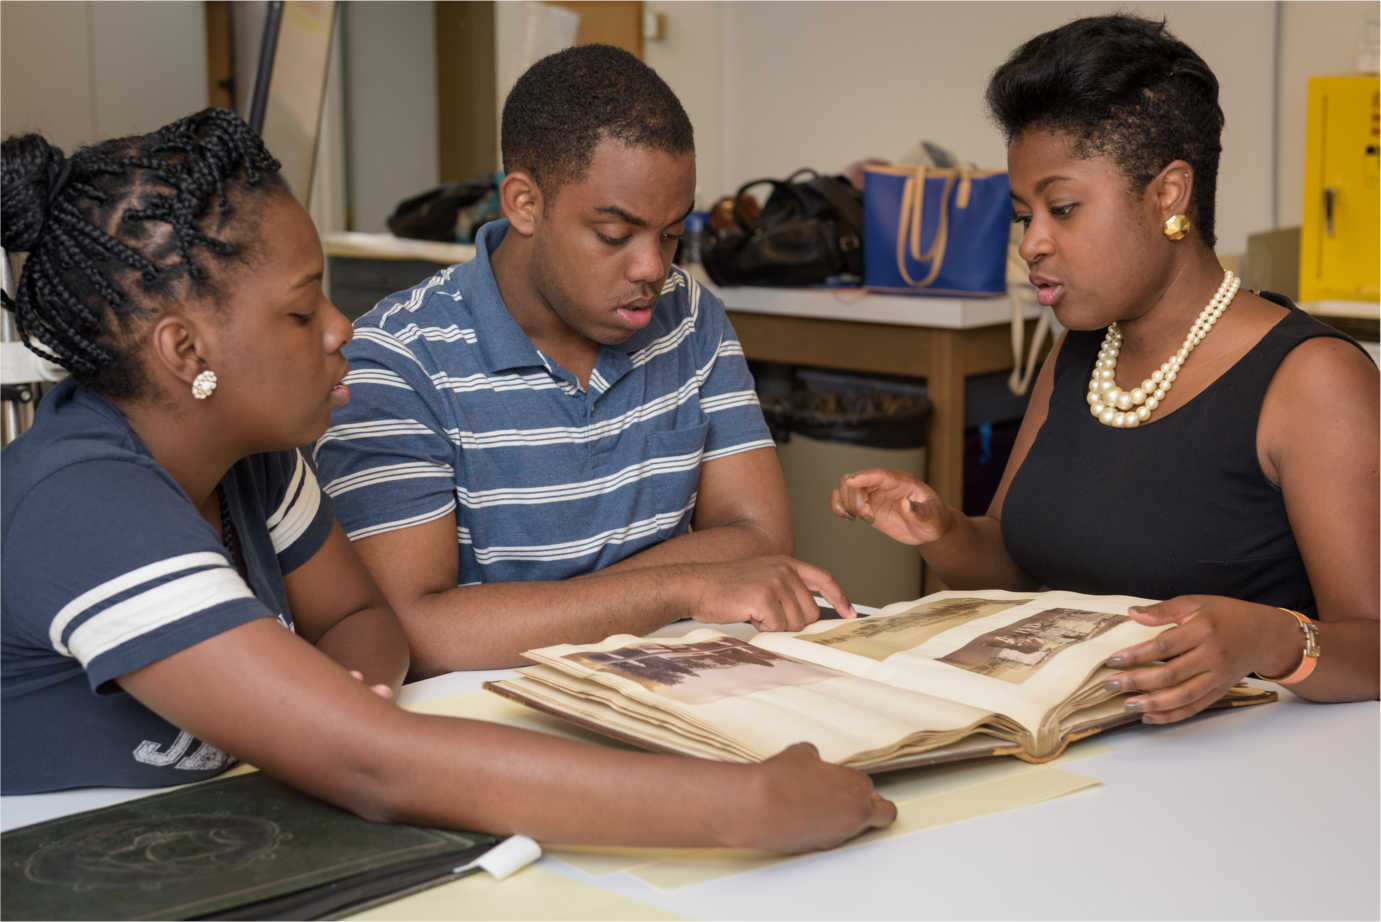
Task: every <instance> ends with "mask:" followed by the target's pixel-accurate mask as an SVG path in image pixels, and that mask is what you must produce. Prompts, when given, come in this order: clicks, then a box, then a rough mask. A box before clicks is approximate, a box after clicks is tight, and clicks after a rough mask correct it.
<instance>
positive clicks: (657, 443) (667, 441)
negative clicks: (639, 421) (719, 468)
mask: <svg viewBox="0 0 1381 922" xmlns="http://www.w3.org/2000/svg"><path fill="white" fill-rule="evenodd" d="M709 430H710V424H709V423H708V422H704V423H700V424H699V425H695V426H690V427H688V428H685V429H669V430H664V431H662V432H654V433H652V434H650V435H649V436H648V437H647V439H646V442H645V447H644V452H643V455H642V457H643V459H644V461H643V477H642V484H643V486H644V490H643V492H644V494H645V495H646V496H648V497H650V498H651V499H652V502H653V503H654V504H655V506H656V508H655V509H654V510H649V511H651V512H653V513H654V514H661V515H666V514H668V513H672V512H675V511H682V510H685V509H686V508H687V507H688V506H690V505H691V503H692V498H693V497H694V496H695V492H696V489H697V488H698V487H699V484H700V464H701V460H702V458H703V456H704V454H705V439H706V437H707V435H708V434H709Z"/></svg>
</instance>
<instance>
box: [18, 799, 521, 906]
mask: <svg viewBox="0 0 1381 922" xmlns="http://www.w3.org/2000/svg"><path fill="white" fill-rule="evenodd" d="M497 841H498V840H497V839H496V838H495V837H493V836H488V835H482V834H478V833H460V832H450V831H447V830H442V829H430V828H424V827H419V826H404V825H396V824H383V823H372V822H369V821H368V820H363V819H361V818H359V817H358V816H355V815H354V814H353V813H349V812H348V811H345V810H342V809H340V808H338V807H333V806H331V805H330V804H326V803H323V802H322V801H319V800H316V799H314V798H312V797H309V796H307V795H305V794H302V793H299V792H297V791H295V790H293V789H292V788H289V787H288V786H286V785H284V784H281V783H280V782H277V781H274V780H273V779H272V778H269V777H268V776H266V775H264V774H262V773H253V774H248V775H241V776H238V777H235V778H226V779H222V780H216V781H209V782H206V783H203V784H197V785H191V786H189V787H185V788H178V789H176V790H173V791H169V792H167V793H164V794H156V795H152V796H150V797H144V798H140V799H137V800H131V801H126V802H125V803H120V804H115V805H113V806H109V807H103V808H101V809H99V810H89V811H86V812H84V813H77V814H73V815H71V816H66V817H62V818H60V819H55V820H49V821H47V822H44V823H36V824H34V825H32V826H25V827H21V828H19V829H14V830H11V831H10V832H7V833H5V834H4V835H3V836H2V837H0V860H2V861H3V878H0V885H2V886H3V889H0V915H3V916H4V918H7V919H190V918H198V917H210V918H216V917H220V918H272V919H307V918H321V917H324V916H328V915H336V914H344V913H346V912H349V911H355V910H358V909H362V908H364V907H366V906H369V905H374V904H376V903H378V902H381V901H383V900H384V899H386V898H389V897H396V896H401V895H403V894H405V893H410V892H414V891H416V890H419V889H424V888H425V887H427V886H431V885H434V884H437V883H442V882H444V881H446V880H450V879H453V878H454V875H453V874H452V873H451V869H452V868H454V867H456V866H458V865H462V864H465V863H468V862H469V861H471V860H472V859H473V858H476V857H478V856H479V855H481V854H483V853H484V852H485V851H486V850H487V849H489V848H490V847H491V846H493V845H494V844H495V843H496V842H497Z"/></svg>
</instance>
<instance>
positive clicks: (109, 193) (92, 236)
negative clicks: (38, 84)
mask: <svg viewBox="0 0 1381 922" xmlns="http://www.w3.org/2000/svg"><path fill="white" fill-rule="evenodd" d="M278 169H279V164H278V161H277V160H275V159H273V156H272V155H271V154H269V152H268V151H267V150H265V149H264V144H263V141H261V140H260V139H259V136H258V135H257V134H255V133H254V132H253V131H252V130H251V129H250V128H249V126H248V125H246V124H245V123H244V122H243V121H242V120H241V119H240V118H239V116H237V115H235V114H234V113H233V112H229V111H227V110H225V109H214V108H213V109H205V110H203V111H201V112H198V113H196V114H194V115H189V116H187V117H186V118H182V119H178V120H177V121H175V122H173V123H172V124H170V125H165V126H164V127H163V128H160V129H159V130H158V131H156V132H153V133H152V134H146V135H139V136H134V137H128V138H117V139H114V140H110V141H105V142H102V143H100V144H95V145H92V146H90V147H83V148H82V149H81V150H79V151H77V152H76V153H75V154H73V155H72V156H71V158H64V157H63V155H62V151H61V150H59V149H58V148H56V147H54V146H52V145H51V144H49V143H48V142H47V141H45V140H44V139H43V138H42V137H40V136H39V135H36V134H30V135H23V136H21V137H14V138H9V139H7V140H6V141H5V142H4V145H3V174H4V187H3V196H4V197H3V199H2V200H0V201H2V202H3V219H4V228H3V242H4V246H5V249H6V250H15V251H22V252H27V253H28V254H29V258H28V259H27V260H26V261H25V263H24V270H23V272H22V274H21V275H20V277H19V285H18V290H17V292H16V294H15V297H14V298H13V299H11V298H10V297H9V295H5V296H4V297H3V300H4V305H5V307H6V308H8V309H9V310H11V311H13V312H14V319H15V326H16V327H17V328H18V331H19V335H20V338H21V339H22V340H23V342H24V344H25V345H26V346H28V347H29V349H31V350H32V351H33V352H35V353H37V354H38V355H40V356H42V357H43V358H45V359H48V360H50V361H53V362H56V363H57V364H59V365H61V366H62V367H64V368H66V369H67V370H68V371H70V372H71V373H72V375H73V377H75V378H76V379H77V380H78V381H81V382H82V383H84V384H87V385H89V386H91V387H93V388H95V389H96V390H97V391H99V392H100V393H102V394H105V395H106V396H107V397H126V398H128V397H135V396H137V395H139V394H140V392H141V391H142V389H143V383H144V382H143V373H142V365H141V362H140V358H139V355H138V354H137V353H138V349H139V346H138V343H139V332H140V331H141V330H142V329H143V328H144V327H145V326H146V324H147V322H148V321H149V320H150V319H151V318H153V317H155V316H157V314H158V313H160V312H161V311H162V310H163V309H164V308H165V307H166V305H167V304H169V303H171V301H172V299H176V298H184V297H190V298H199V299H201V298H210V299H211V300H212V301H215V300H217V299H218V297H219V294H220V292H219V290H218V289H217V287H216V283H215V281H214V278H213V277H212V275H211V274H210V273H209V272H208V271H207V270H208V269H209V268H211V267H213V266H224V265H227V264H229V263H230V262H232V261H234V260H236V259H239V258H240V257H241V256H242V254H243V253H244V252H245V248H246V246H252V241H253V239H254V237H255V235H254V233H253V229H252V228H251V227H249V226H248V225H246V224H244V223H243V221H241V220H239V219H238V218H236V220H235V221H234V222H233V226H232V223H230V222H228V220H227V219H229V218H230V217H231V212H232V210H233V209H232V207H231V198H232V194H231V193H232V192H234V193H235V195H237V196H242V195H251V194H262V193H264V192H265V191H266V190H271V189H284V188H286V187H285V186H284V184H283V182H282V179H281V178H280V177H279V175H278ZM256 190H257V192H256ZM217 206H219V207H217ZM255 213H256V212H255V211H254V210H251V211H249V212H247V213H246V220H250V221H252V220H254V214H255Z"/></svg>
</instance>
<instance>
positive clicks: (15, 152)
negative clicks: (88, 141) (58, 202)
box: [0, 134, 69, 253]
mask: <svg viewBox="0 0 1381 922" xmlns="http://www.w3.org/2000/svg"><path fill="white" fill-rule="evenodd" d="M0 159H3V186H0V238H2V239H0V244H3V246H4V247H5V250H6V251H7V252H20V253H27V252H29V250H31V249H32V248H33V246H34V244H35V243H37V242H38V237H39V234H40V233H41V232H42V230H43V225H44V224H45V223H47V220H48V210H49V208H50V203H51V202H52V200H53V199H54V198H55V196H54V195H53V184H54V183H55V182H57V181H58V179H59V177H62V178H63V179H65V175H64V174H65V172H66V170H65V167H66V165H67V164H68V163H69V161H68V160H67V159H66V158H64V157H63V155H62V151H61V150H59V149H58V148H56V147H54V146H53V145H51V144H49V143H48V142H47V141H46V140H44V138H43V136H42V135H37V134H26V135H20V136H17V137H13V138H7V139H6V140H5V143H4V153H3V157H2V158H0ZM59 191H60V190H59Z"/></svg>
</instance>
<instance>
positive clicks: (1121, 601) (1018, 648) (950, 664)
mask: <svg viewBox="0 0 1381 922" xmlns="http://www.w3.org/2000/svg"><path fill="white" fill-rule="evenodd" d="M1148 601H1149V600H1147V599H1137V598H1133V597H1131V596H1087V595H1080V594H1077V593H1066V592H1045V593H1041V594H1039V595H1032V594H1029V593H1028V594H1020V593H1011V592H1003V591H997V590H986V591H968V592H938V593H935V594H933V595H930V596H926V597H925V598H924V599H920V600H917V601H915V602H902V603H897V604H894V605H889V606H887V607H886V608H884V609H882V610H881V611H880V612H878V613H877V614H876V615H873V616H871V617H868V618H862V619H858V620H856V621H842V622H841V621H817V622H816V623H814V624H812V625H809V626H807V627H806V628H805V630H803V631H800V632H797V633H794V634H786V633H771V634H761V635H759V636H758V637H756V638H754V639H753V641H752V643H753V645H754V646H759V647H762V648H764V649H768V650H773V651H775V652H778V653H781V654H783V655H785V656H790V657H794V658H796V659H801V660H807V661H810V662H813V663H818V664H820V665H822V666H826V667H828V668H831V669H836V670H839V671H843V672H848V673H852V674H854V675H858V676H864V677H867V678H871V679H876V680H877V681H879V682H882V683H885V684H888V685H892V686H896V687H899V688H906V689H911V690H913V691H920V692H925V693H928V694H930V695H934V696H937V697H942V698H946V699H951V700H955V701H963V702H964V703H966V704H969V705H973V706H975V707H978V708H980V709H982V710H985V711H992V712H995V713H999V714H1005V715H1007V716H1008V717H1010V718H1012V719H1013V720H1015V721H1016V722H1017V723H1018V724H1020V725H1021V726H1022V727H1024V728H1025V729H1026V730H1027V732H1029V733H1030V734H1031V736H1032V737H1033V738H1036V737H1038V736H1040V735H1042V734H1041V729H1042V724H1043V723H1048V721H1047V717H1048V716H1049V715H1052V714H1055V715H1058V714H1060V713H1063V712H1064V711H1067V710H1069V709H1070V708H1068V707H1060V705H1061V704H1062V702H1065V701H1066V699H1069V698H1071V696H1075V693H1076V692H1079V690H1080V688H1081V687H1083V686H1086V685H1088V686H1090V687H1089V688H1087V690H1086V691H1085V692H1082V693H1080V694H1079V695H1077V696H1075V697H1074V700H1073V701H1072V702H1070V703H1071V704H1073V705H1076V706H1083V705H1090V704H1094V703H1097V702H1098V701H1100V700H1105V699H1107V698H1109V697H1112V693H1109V692H1106V691H1105V690H1104V689H1103V687H1102V682H1103V676H1102V674H1101V673H1106V674H1108V675H1111V674H1112V671H1111V670H1106V669H1104V667H1103V665H1102V664H1103V663H1104V661H1105V660H1106V659H1107V658H1108V657H1109V656H1110V655H1112V654H1113V653H1115V652H1116V651H1118V650H1120V649H1122V648H1123V647H1126V646H1129V645H1131V644H1134V643H1138V642H1140V641H1142V640H1145V639H1148V638H1150V637H1153V636H1155V634H1156V633H1158V632H1159V631H1161V630H1164V628H1162V627H1154V628H1152V627H1145V626H1143V625H1140V624H1137V623H1136V622H1135V621H1133V620H1132V619H1131V618H1130V617H1128V615H1127V609H1128V608H1129V607H1130V606H1132V605H1135V604H1138V603H1143V602H1148ZM1091 677H1094V679H1095V680H1094V681H1093V682H1090V681H1089V680H1090V678H1091Z"/></svg>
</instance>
